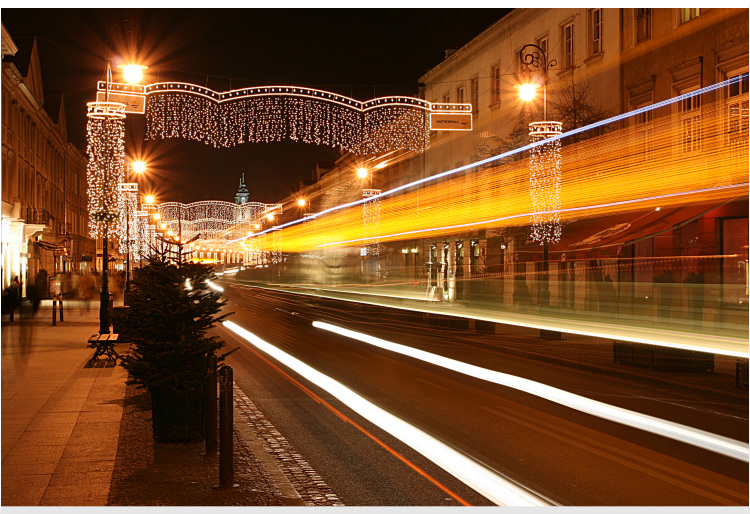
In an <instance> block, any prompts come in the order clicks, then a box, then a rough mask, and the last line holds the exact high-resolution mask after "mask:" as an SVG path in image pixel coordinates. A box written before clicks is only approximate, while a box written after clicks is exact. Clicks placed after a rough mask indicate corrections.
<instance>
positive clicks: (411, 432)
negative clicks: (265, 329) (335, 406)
mask: <svg viewBox="0 0 750 514" xmlns="http://www.w3.org/2000/svg"><path fill="white" fill-rule="evenodd" d="M223 324H224V326H225V327H226V328H228V329H229V330H231V331H232V332H234V333H235V334H237V335H238V336H240V337H242V338H243V339H245V340H246V341H248V342H249V343H250V344H252V345H253V346H255V347H256V348H258V349H259V350H261V351H263V352H265V353H266V354H268V355H270V356H271V357H273V358H274V359H276V360H278V361H279V362H281V363H282V364H284V365H285V366H287V367H289V368H290V369H292V370H294V371H295V372H296V373H299V374H300V375H301V376H303V377H304V378H305V379H307V380H309V381H310V382H312V383H314V384H316V385H317V386H318V387H320V388H322V389H324V390H325V391H327V392H328V393H330V394H332V395H333V396H335V397H336V398H337V399H339V400H340V401H342V402H343V403H345V404H346V405H347V406H348V407H349V408H350V409H352V410H354V411H355V412H356V413H357V414H359V415H360V416H362V417H364V418H366V419H367V420H368V421H370V422H371V423H373V424H375V425H377V426H378V427H380V428H381V429H383V430H385V431H386V432H388V433H389V434H391V435H393V436H394V437H396V438H398V439H400V440H401V441H403V442H404V443H405V444H407V445H409V446H411V447H412V448H414V449H415V450H416V451H418V452H419V453H421V454H422V455H424V456H425V457H427V458H428V459H430V460H431V461H432V462H434V463H435V464H437V465H438V466H440V467H441V468H443V469H445V470H446V471H448V472H449V473H450V474H451V475H453V476H455V477H456V478H458V479H459V480H461V481H462V482H464V483H465V484H467V485H468V486H469V487H471V488H472V489H474V490H475V491H477V492H478V493H480V494H481V495H483V496H485V497H486V498H488V499H489V500H491V501H492V502H494V503H496V504H497V505H509V506H532V505H534V506H547V505H551V503H550V502H549V501H548V500H545V499H544V498H542V497H540V496H538V495H536V494H534V493H533V492H530V491H528V490H526V489H525V488H523V487H521V486H519V485H518V484H515V483H513V482H512V481H511V480H509V479H507V478H505V477H502V476H500V475H499V474H497V472H495V471H493V470H491V469H489V468H488V467H486V466H483V465H482V464H480V463H478V462H476V461H474V460H473V459H471V458H469V457H467V456H466V455H464V454H462V453H460V452H458V451H457V450H455V449H453V448H451V447H450V446H448V445H446V444H445V443H443V442H441V441H439V440H437V439H436V438H434V437H432V436H431V435H429V434H427V433H426V432H423V431H422V430H420V429H418V428H417V427H415V426H413V425H410V424H409V423H406V422H405V421H403V420H402V419H400V418H397V417H396V416H394V415H393V414H391V413H389V412H387V411H385V410H383V409H381V408H380V407H378V406H376V405H374V404H372V403H370V402H369V401H367V400H365V399H364V398H362V397H361V396H359V395H358V394H356V393H355V392H354V391H352V390H351V389H349V388H347V387H345V386H344V385H343V384H341V383H340V382H337V381H336V380H333V379H332V378H330V377H328V376H326V375H324V374H323V373H321V372H319V371H317V370H315V369H313V368H311V367H310V366H308V365H307V364H305V363H304V362H302V361H300V360H298V359H296V358H294V357H292V356H291V355H289V354H287V353H285V352H284V351H282V350H280V349H279V348H277V347H275V346H273V345H272V344H270V343H267V342H266V341H264V340H262V339H261V338H259V337H258V336H256V335H255V334H253V333H251V332H249V331H247V330H245V329H244V328H242V327H240V326H239V325H237V324H235V323H233V322H231V321H225V322H223Z"/></svg>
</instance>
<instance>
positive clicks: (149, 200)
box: [143, 195, 159, 219]
mask: <svg viewBox="0 0 750 514" xmlns="http://www.w3.org/2000/svg"><path fill="white" fill-rule="evenodd" d="M154 200H155V198H154V195H147V196H146V197H145V198H144V199H143V201H145V202H146V203H147V204H149V205H151V204H152V203H154ZM154 217H156V215H154ZM156 219H159V218H156Z"/></svg>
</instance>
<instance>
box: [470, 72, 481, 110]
mask: <svg viewBox="0 0 750 514" xmlns="http://www.w3.org/2000/svg"><path fill="white" fill-rule="evenodd" d="M471 114H472V115H474V116H476V115H477V114H479V79H478V78H475V79H471Z"/></svg>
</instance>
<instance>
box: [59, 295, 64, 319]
mask: <svg viewBox="0 0 750 514" xmlns="http://www.w3.org/2000/svg"><path fill="white" fill-rule="evenodd" d="M58 297H59V298H60V321H65V320H64V319H63V295H61V294H60V295H58Z"/></svg>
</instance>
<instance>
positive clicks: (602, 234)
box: [284, 8, 748, 327]
mask: <svg viewBox="0 0 750 514" xmlns="http://www.w3.org/2000/svg"><path fill="white" fill-rule="evenodd" d="M747 14H748V11H747V9H673V8H664V9H630V8H629V9H584V8H561V9H517V10H515V11H513V12H512V13H511V14H509V15H508V16H506V17H504V18H503V19H501V20H499V21H498V22H497V23H495V24H494V25H492V26H491V27H489V28H488V29H486V30H485V31H484V32H482V33H481V34H480V35H479V36H477V37H476V38H475V39H473V40H472V41H470V42H469V43H467V44H466V45H465V46H463V47H462V48H460V49H458V50H454V51H448V52H446V58H445V60H444V61H443V62H442V63H440V64H439V65H437V66H435V67H434V68H433V69H431V70H429V71H428V72H427V73H426V74H424V75H423V76H422V77H421V78H420V79H419V82H420V83H421V84H422V88H421V90H422V94H423V96H424V99H425V100H427V101H431V102H442V101H447V102H469V103H471V104H472V115H473V130H472V131H471V132H436V131H432V132H431V138H430V143H429V147H428V148H427V150H426V152H424V153H419V152H403V151H401V152H391V153H389V154H383V155H379V156H376V157H372V158H369V159H366V160H365V161H363V160H362V159H357V158H356V157H355V156H347V155H344V156H342V157H341V158H340V159H339V160H338V161H337V163H336V168H334V170H332V171H331V172H329V173H328V174H327V175H325V176H324V177H322V179H321V180H320V181H319V183H318V184H316V185H315V186H311V187H308V188H305V189H303V190H302V191H300V192H299V193H297V194H298V195H299V196H314V197H316V198H319V199H321V200H320V201H323V199H325V198H326V195H328V196H335V195H333V191H335V190H336V188H339V189H341V188H344V189H346V187H349V186H350V185H351V184H353V183H354V180H355V179H356V174H355V173H356V168H357V167H358V166H360V165H362V164H364V165H365V166H366V167H367V168H369V169H370V170H372V171H374V173H373V174H372V181H373V184H372V187H376V188H379V189H382V190H383V191H388V190H391V189H393V188H396V187H400V186H403V185H406V184H410V183H412V182H413V181H415V180H419V179H422V178H425V177H430V176H433V175H436V174H439V173H442V172H445V171H447V170H451V169H454V168H457V167H460V166H461V165H466V164H470V163H473V162H476V161H478V160H480V159H482V158H484V157H489V156H491V155H497V154H501V153H503V152H506V151H511V150H512V149H514V148H519V147H522V146H523V145H525V144H527V143H528V141H529V140H528V130H527V129H526V127H525V125H526V124H527V123H528V122H530V121H538V120H541V119H542V116H543V114H542V110H541V104H542V98H541V95H539V94H538V95H537V97H536V99H535V100H534V102H535V108H534V107H531V106H530V105H529V104H522V103H521V101H520V100H519V97H518V90H517V89H515V88H514V85H516V84H518V83H519V82H521V79H522V75H523V74H522V71H523V70H522V66H521V62H520V58H519V51H520V50H521V48H522V47H523V46H524V45H526V44H527V43H532V44H536V45H538V46H540V47H542V48H545V49H546V50H547V52H548V57H549V59H554V60H555V61H556V66H554V67H552V68H550V71H549V82H548V99H547V102H548V117H547V119H548V120H558V118H557V117H558V116H559V117H560V118H559V120H558V121H561V122H562V123H563V132H567V131H570V130H572V129H575V128H577V127H581V126H585V125H588V124H589V123H592V122H595V121H599V120H606V119H610V118H612V119H613V121H611V122H609V123H607V124H606V125H603V126H600V127H598V128H597V129H596V130H590V131H587V132H581V133H579V134H576V135H575V136H573V137H569V138H567V139H564V140H561V142H562V145H563V147H562V150H561V156H562V161H561V174H562V188H563V189H562V193H561V194H562V200H563V202H562V209H563V210H566V209H567V210H568V211H569V213H566V214H565V216H564V219H563V221H562V239H561V241H560V242H559V243H557V244H554V245H552V244H551V245H549V258H548V261H549V269H548V270H544V268H543V258H542V256H543V253H542V247H541V245H540V244H539V243H536V242H534V241H531V240H530V239H529V237H528V233H527V232H528V230H527V229H528V227H529V223H528V221H529V220H527V219H525V218H523V217H521V218H519V219H518V222H516V223H512V222H510V221H508V222H500V221H497V222H495V223H492V224H490V223H485V224H482V223H476V222H474V221H473V220H474V219H478V218H477V217H476V216H477V212H480V211H481V212H484V213H486V217H485V219H499V218H501V217H502V216H505V217H507V218H508V219H510V218H513V216H518V215H519V214H521V213H524V212H527V209H529V204H530V203H531V202H530V201H529V179H528V163H527V160H528V152H526V153H523V154H518V155H514V156H509V157H508V158H506V159H503V161H502V162H501V163H496V164H491V165H486V166H484V167H483V168H482V169H480V170H476V169H469V170H466V171H463V172H458V173H456V174H453V175H451V176H448V177H444V178H439V179H437V180H435V181H433V182H428V183H425V184H423V185H422V186H415V187H412V188H408V189H405V190H403V191H400V192H399V193H398V194H397V195H395V196H399V197H401V196H403V197H407V196H408V195H414V196H415V198H414V199H413V200H410V201H409V202H407V201H406V200H404V201H402V202H401V207H399V206H398V205H399V202H398V201H396V199H393V200H392V201H391V200H388V199H385V198H384V199H383V203H382V207H381V211H382V213H383V214H382V216H383V217H382V220H381V222H380V230H381V243H380V244H381V247H382V249H381V253H380V255H379V256H377V257H374V256H373V257H369V256H368V257H362V260H365V259H371V260H372V259H377V260H379V261H380V262H381V263H384V264H385V266H384V267H385V268H386V269H387V270H389V272H390V274H391V276H398V277H400V279H407V280H409V281H413V282H414V283H418V284H422V285H425V283H426V284H428V285H431V286H432V287H435V290H433V291H432V292H428V296H429V297H431V298H438V299H439V300H448V301H463V302H469V303H471V302H472V301H478V300H477V299H476V298H477V297H476V292H477V289H476V288H477V287H480V286H481V287H480V289H482V290H483V291H484V290H486V291H487V294H486V298H485V299H489V298H490V297H492V298H493V302H500V303H501V304H502V305H504V306H506V307H508V306H510V308H521V309H524V308H526V309H528V308H535V306H538V305H539V304H540V290H541V287H540V285H541V283H542V281H541V279H540V277H543V276H547V277H548V279H549V294H550V296H551V305H552V306H553V307H554V308H570V309H573V310H574V311H575V312H578V313H581V312H586V313H591V312H597V313H598V312H607V310H608V309H617V310H618V312H627V314H628V315H629V316H634V317H638V316H639V314H638V312H640V310H641V309H646V310H648V311H649V312H651V310H653V312H654V313H656V312H657V311H658V312H659V316H660V319H661V318H663V317H669V319H671V320H673V321H674V320H676V319H677V318H676V317H675V314H672V315H667V314H664V313H668V312H669V309H667V308H665V307H664V305H674V306H677V305H683V304H684V310H683V311H679V312H683V313H684V312H685V311H686V310H687V309H688V305H689V304H690V302H691V301H692V300H690V297H689V295H688V294H687V293H686V291H687V289H685V288H687V287H688V285H689V284H691V283H693V282H697V281H700V283H702V284H706V289H705V291H706V299H705V302H704V300H701V302H704V303H701V304H700V305H701V306H700V308H698V307H689V309H692V310H694V311H696V312H698V311H699V313H698V314H695V313H693V314H691V316H693V315H695V316H698V317H699V318H700V321H697V322H696V323H698V325H700V324H701V323H704V322H705V323H713V324H714V325H715V326H717V327H719V326H723V325H722V323H723V322H724V321H723V320H725V319H729V318H732V319H735V318H736V320H740V321H741V317H742V315H743V314H742V312H744V313H745V314H744V315H745V316H746V312H747V311H746V304H747V283H748V278H747V258H748V257H747V255H748V254H747V240H748V239H747V237H748V236H747V233H748V230H747V219H748V218H747V186H746V185H745V186H743V185H742V183H743V182H744V183H746V182H747V159H748V143H747V141H748V139H747V134H748V86H747V84H748V79H747V70H748V67H747V63H748V36H747V35H748V16H747ZM532 78H534V73H533V70H532ZM727 79H732V80H733V82H732V83H731V84H729V85H727V86H722V87H717V88H716V89H715V90H711V86H712V85H714V84H719V83H721V82H722V81H725V80H727ZM700 88H706V90H705V92H703V93H701V94H700V95H694V96H691V95H690V93H691V92H693V91H697V90H698V89H700ZM680 95H685V96H681V98H682V99H681V100H680V101H677V102H674V101H672V100H673V99H675V98H676V97H678V96H680ZM660 102H664V103H663V104H660ZM657 104H659V105H661V106H659V107H657V108H655V109H653V110H649V109H648V106H649V105H657ZM634 109H644V111H643V112H641V113H640V114H637V115H632V116H630V115H629V113H631V112H632V111H633V110H634ZM524 173H525V175H524ZM524 177H525V178H524ZM566 184H571V185H572V186H571V185H569V186H567V189H565V187H566ZM688 186H689V187H688ZM468 187H474V191H475V194H474V196H473V197H472V196H471V195H468V193H467V194H463V191H466V190H467V188H468ZM691 188H692V189H691ZM349 189H351V190H352V191H354V188H352V187H349ZM416 190H419V191H421V192H422V193H421V194H422V196H421V197H417V195H416V193H415V192H416ZM347 191H348V190H347ZM690 191H693V193H690ZM350 192H351V191H350ZM688 193H689V194H688ZM672 195H677V196H676V197H675V198H677V197H679V196H680V195H684V197H685V200H681V201H677V200H675V201H670V200H667V198H671V197H672ZM349 196H351V195H349ZM524 197H525V198H526V200H524ZM636 197H638V198H651V197H653V198H654V200H653V201H651V203H649V202H646V201H645V200H644V201H643V202H642V203H641V204H640V207H639V209H640V210H637V209H635V207H633V208H632V211H631V209H630V208H627V209H625V208H622V209H620V211H611V210H607V209H604V208H598V207H597V208H594V207H595V205H599V204H600V205H609V204H612V205H615V204H617V203H618V202H619V201H634V200H633V198H636ZM661 197H665V199H664V200H661V201H660V202H662V203H661V205H660V203H658V202H657V200H656V199H658V198H661ZM430 199H431V200H430ZM431 202H432V203H431ZM597 202H599V204H597ZM389 204H390V205H389ZM391 205H392V206H391ZM407 206H408V207H407ZM512 206H515V207H512ZM409 209H411V210H414V209H416V210H417V211H418V212H417V213H416V214H415V213H413V212H411V211H410V210H409ZM493 209H495V210H493ZM513 209H515V210H513ZM320 210H321V209H318V208H315V209H313V212H315V211H320ZM631 212H632V214H631ZM387 213H392V214H391V216H396V221H394V220H393V219H392V218H391V219H389V218H388V214H387ZM441 216H443V217H441ZM461 216H465V219H464V218H462V217H461ZM356 217H357V214H356V212H352V214H351V215H350V216H349V218H351V220H350V221H349V223H350V225H351V234H352V236H350V237H344V236H341V237H338V238H336V237H331V238H328V239H327V240H326V239H325V238H321V237H317V239H316V243H317V244H316V246H317V247H318V248H321V249H322V248H326V247H328V246H325V247H324V246H321V245H332V246H330V248H335V244H336V243H335V241H341V243H340V244H343V243H348V246H349V247H350V250H352V251H354V250H355V249H356V248H355V247H354V246H353V245H352V242H355V241H356V238H355V237H354V235H353V234H354V233H355V232H356V230H357V229H356V221H355V218H356ZM425 218H426V219H429V220H430V221H431V222H432V221H434V223H435V229H434V230H432V232H433V233H438V232H439V233H440V235H438V236H431V235H430V230H428V226H427V225H426V224H425V223H426V222H424V219H425ZM438 220H444V221H443V223H444V225H442V226H444V227H450V226H453V227H454V228H453V229H449V228H444V229H442V230H438V228H437V227H439V226H440V225H437V223H438ZM463 221H467V223H463V224H462V222H463ZM420 223H422V225H420ZM329 225H330V226H335V227H337V228H336V230H337V232H338V233H343V230H344V227H345V221H344V217H343V216H341V217H340V218H338V219H337V221H336V223H334V222H333V221H331V222H330V223H329ZM460 226H465V227H467V228H465V229H461V228H456V227H460ZM325 227H326V223H325V218H321V219H319V220H318V221H317V224H316V230H317V231H318V233H319V234H320V233H323V232H324V231H325ZM388 227H391V228H390V229H389V228H388ZM389 233H390V234H393V236H392V237H389V236H388V235H389ZM409 233H413V234H415V235H414V236H413V237H412V238H411V239H409V238H408V236H407V235H404V234H409ZM294 237H295V236H294V232H293V231H286V232H285V234H284V238H285V239H284V244H285V248H287V247H291V246H292V245H293V244H295V243H294V242H295V238H294ZM299 237H300V241H303V240H304V237H303V236H302V235H300V236H299ZM358 237H359V238H362V236H361V235H360V236H358ZM389 239H390V240H389ZM326 241H330V242H326ZM321 251H322V250H321ZM475 279H476V280H475ZM381 281H382V276H381ZM663 284H674V286H670V287H672V288H673V289H674V290H675V291H676V292H675V293H674V295H672V294H666V295H665V294H664V291H666V290H668V287H667V286H665V285H663ZM683 284H688V285H683ZM709 284H711V285H710V286H709ZM680 288H681V289H680ZM380 289H383V288H380ZM678 290H679V291H678ZM655 295H658V296H659V297H660V299H659V300H658V302H666V301H667V299H669V301H670V302H673V304H664V305H662V304H661V303H660V304H659V305H656V304H655V303H654V302H655V300H654V297H655ZM669 296H672V298H669ZM472 298H473V300H472ZM613 298H616V299H617V305H614V304H613ZM644 305H646V306H648V307H643V306H644ZM695 305H697V304H695ZM709 305H710V307H709ZM704 306H705V308H704ZM732 306H734V307H732ZM737 306H739V307H737ZM680 308H682V307H680ZM732 309H734V310H736V311H737V313H739V314H737V313H734V314H732V313H731V312H730V311H732V312H734V311H733V310H732ZM737 309H739V310H737ZM743 309H744V311H743ZM643 312H646V311H643ZM674 312H678V311H676V310H675V311H674ZM649 315H650V314H649ZM681 315H682V314H681ZM681 315H680V316H681ZM738 316H739V317H738ZM736 320H735V321H736ZM740 325H742V323H740ZM744 326H745V327H746V320H745V322H744Z"/></svg>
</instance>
